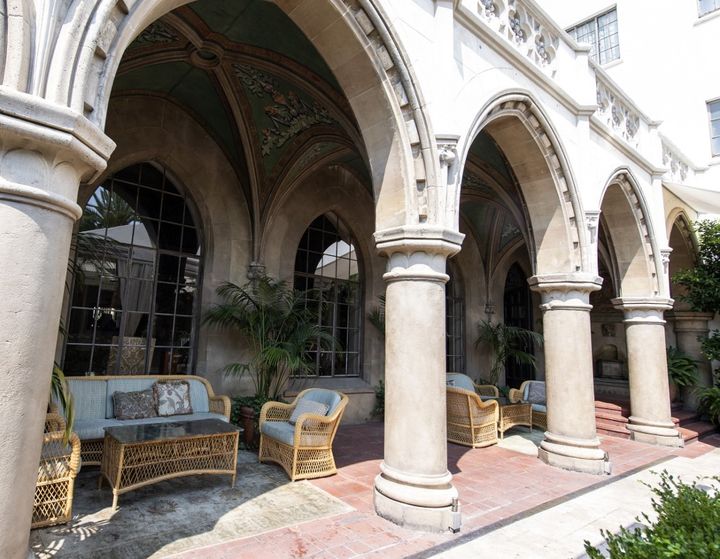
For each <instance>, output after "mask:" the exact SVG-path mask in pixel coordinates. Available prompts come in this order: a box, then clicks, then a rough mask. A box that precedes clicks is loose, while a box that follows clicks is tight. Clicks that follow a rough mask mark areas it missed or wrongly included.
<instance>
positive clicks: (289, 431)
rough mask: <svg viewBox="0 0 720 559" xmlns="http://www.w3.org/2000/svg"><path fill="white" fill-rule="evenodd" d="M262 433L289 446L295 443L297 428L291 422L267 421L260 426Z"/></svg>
mask: <svg viewBox="0 0 720 559" xmlns="http://www.w3.org/2000/svg"><path fill="white" fill-rule="evenodd" d="M260 432H261V433H262V434H263V435H265V436H268V437H270V438H271V439H275V440H276V441H280V442H282V443H285V444H286V445H289V446H293V444H294V443H295V426H294V425H290V422H289V421H266V422H265V423H263V424H262V425H261V426H260Z"/></svg>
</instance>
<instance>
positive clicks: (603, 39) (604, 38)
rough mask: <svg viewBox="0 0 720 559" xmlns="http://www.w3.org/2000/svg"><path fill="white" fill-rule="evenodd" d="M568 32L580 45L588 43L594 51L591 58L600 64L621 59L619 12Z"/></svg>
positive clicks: (607, 14) (615, 11) (608, 13)
mask: <svg viewBox="0 0 720 559" xmlns="http://www.w3.org/2000/svg"><path fill="white" fill-rule="evenodd" d="M567 32H568V33H569V34H570V35H571V36H572V38H573V39H575V40H576V41H577V42H578V43H588V44H589V45H590V46H591V47H592V50H591V51H590V58H592V59H593V60H595V61H596V62H599V63H600V64H607V63H608V62H611V61H613V60H617V59H618V58H620V39H619V34H618V20H617V10H615V9H612V10H610V11H609V12H605V13H604V14H602V15H599V16H597V17H594V18H592V19H589V20H587V21H584V22H582V23H580V24H578V25H576V26H575V27H571V28H570V29H568V30H567Z"/></svg>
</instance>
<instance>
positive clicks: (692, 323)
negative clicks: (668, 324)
mask: <svg viewBox="0 0 720 559" xmlns="http://www.w3.org/2000/svg"><path fill="white" fill-rule="evenodd" d="M667 318H668V320H672V321H673V323H674V324H675V332H697V333H698V334H707V332H708V322H709V321H710V320H712V319H713V318H715V313H710V312H698V311H672V312H669V313H668V316H667Z"/></svg>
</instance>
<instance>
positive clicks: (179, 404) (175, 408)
mask: <svg viewBox="0 0 720 559" xmlns="http://www.w3.org/2000/svg"><path fill="white" fill-rule="evenodd" d="M153 390H154V391H155V399H156V400H157V412H158V415H159V416H168V415H187V414H189V413H192V412H193V410H192V405H191V404H190V383H188V382H187V381H186V380H181V381H175V382H156V383H155V384H153Z"/></svg>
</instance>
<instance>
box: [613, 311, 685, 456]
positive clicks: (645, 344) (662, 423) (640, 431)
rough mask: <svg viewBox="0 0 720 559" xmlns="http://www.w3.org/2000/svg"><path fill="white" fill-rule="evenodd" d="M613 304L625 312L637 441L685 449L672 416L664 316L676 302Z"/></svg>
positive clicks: (632, 428) (633, 427)
mask: <svg viewBox="0 0 720 559" xmlns="http://www.w3.org/2000/svg"><path fill="white" fill-rule="evenodd" d="M612 303H613V305H614V306H615V308H616V309H618V310H621V311H623V312H624V313H625V320H624V322H625V337H626V340H627V354H628V372H629V377H630V409H631V415H630V423H629V424H628V426H627V428H628V429H629V430H630V432H631V433H632V435H631V436H632V438H633V439H634V440H636V441H642V442H645V443H651V444H658V445H663V446H683V444H684V443H683V439H682V437H681V436H680V433H679V432H678V430H677V429H676V428H675V425H674V424H673V422H672V417H671V413H670V393H669V390H668V373H667V357H666V352H665V321H664V320H663V313H664V312H665V311H666V310H670V309H671V308H672V303H673V301H672V299H663V298H634V297H623V298H619V299H613V300H612Z"/></svg>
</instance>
